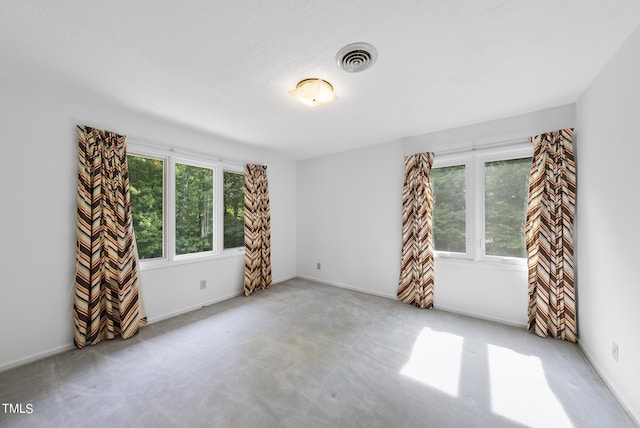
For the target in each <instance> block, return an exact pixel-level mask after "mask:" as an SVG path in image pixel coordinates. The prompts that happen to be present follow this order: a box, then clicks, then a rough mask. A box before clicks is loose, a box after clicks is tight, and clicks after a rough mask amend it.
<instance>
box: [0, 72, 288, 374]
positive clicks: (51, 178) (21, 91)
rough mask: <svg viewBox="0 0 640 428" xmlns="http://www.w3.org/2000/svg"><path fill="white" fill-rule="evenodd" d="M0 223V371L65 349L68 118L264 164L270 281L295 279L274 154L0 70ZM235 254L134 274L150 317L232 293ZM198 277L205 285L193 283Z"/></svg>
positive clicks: (71, 152)
mask: <svg viewBox="0 0 640 428" xmlns="http://www.w3.org/2000/svg"><path fill="white" fill-rule="evenodd" d="M0 93H1V94H2V96H1V97H0V107H1V108H0V110H1V111H2V119H1V120H2V153H3V156H2V159H3V163H2V167H1V168H0V183H1V185H2V188H3V191H2V198H3V201H4V202H3V204H2V209H1V210H0V221H1V223H2V224H3V226H4V233H3V237H2V244H3V245H2V248H3V254H2V257H1V258H0V272H1V273H2V279H1V280H0V281H1V283H0V338H1V339H2V344H1V345H0V370H2V369H6V368H9V367H13V366H15V365H18V364H21V363H25V362H27V361H30V360H33V359H36V358H39V357H42V356H45V355H48V354H50V353H54V352H57V351H60V350H63V349H67V348H69V347H71V346H72V340H73V318H72V301H73V285H72V284H73V276H74V272H75V271H74V269H75V209H76V207H75V203H76V180H77V150H78V148H77V144H78V143H77V134H76V130H75V126H76V124H86V125H90V126H95V127H98V128H102V129H108V130H112V131H115V132H118V133H121V134H124V135H130V136H136V137H137V138H144V139H145V140H146V141H155V142H158V143H159V144H163V145H171V146H181V145H186V147H187V148H188V149H189V150H192V151H198V152H205V153H213V154H217V155H221V156H223V157H224V156H227V157H229V158H231V159H249V160H256V161H263V162H265V163H266V165H267V166H268V178H269V185H270V197H271V209H272V263H273V276H274V280H275V281H279V280H283V279H287V278H290V277H293V276H294V275H295V269H296V267H295V258H296V254H295V245H296V242H295V223H296V212H295V210H296V203H295V194H296V184H295V174H296V165H295V162H294V161H291V160H287V159H285V158H283V157H281V156H278V155H276V154H274V153H270V152H267V151H264V150H261V149H257V148H255V147H251V146H248V145H244V144H241V143H237V142H233V141H228V140H224V139H223V138H219V137H216V136H212V135H207V134H203V133H200V132H197V131H195V130H190V129H187V128H184V127H181V126H179V125H177V124H172V123H169V122H167V121H163V120H158V119H156V118H152V117H149V116H146V115H144V114H140V113H138V112H135V111H132V110H127V109H126V108H122V107H116V106H112V105H108V104H105V103H103V102H101V101H98V100H95V99H91V98H89V97H85V96H84V95H78V94H72V93H70V92H68V91H63V90H61V89H55V88H53V87H50V86H47V85H43V86H35V85H32V84H25V83H23V82H19V81H16V80H13V79H11V78H8V77H2V76H0ZM243 261H244V260H243V258H242V257H241V256H236V257H230V258H221V259H216V260H213V261H208V262H200V263H191V264H187V265H181V266H176V267H171V268H163V269H157V270H145V271H143V272H142V289H143V296H144V300H145V306H146V310H147V314H148V317H149V319H150V321H154V320H158V319H161V318H165V317H167V316H171V315H174V314H177V313H180V312H183V311H186V310H189V309H194V308H197V307H200V306H202V305H205V304H207V303H210V302H213V301H217V300H220V299H223V298H226V297H229V296H232V295H235V294H238V293H240V291H241V289H242V274H243ZM203 278H205V279H207V280H208V288H207V289H206V290H202V291H201V290H200V289H199V281H200V279H203Z"/></svg>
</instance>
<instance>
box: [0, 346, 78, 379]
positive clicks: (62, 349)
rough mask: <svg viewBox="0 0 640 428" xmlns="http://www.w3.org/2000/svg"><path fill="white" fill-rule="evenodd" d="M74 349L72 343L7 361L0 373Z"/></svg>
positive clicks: (1, 367)
mask: <svg viewBox="0 0 640 428" xmlns="http://www.w3.org/2000/svg"><path fill="white" fill-rule="evenodd" d="M74 348H75V345H74V344H73V342H70V343H67V344H65V345H60V346H56V347H55V348H51V349H48V350H46V351H42V352H37V353H35V354H31V355H27V356H26V357H22V358H18V359H17V360H13V361H9V362H8V363H4V364H2V365H1V366H0V372H4V371H7V370H11V369H15V368H16V367H20V366H24V365H27V364H29V363H33V362H35V361H38V360H42V359H44V358H47V357H51V356H53V355H56V354H60V353H62V352H66V351H70V350H72V349H74Z"/></svg>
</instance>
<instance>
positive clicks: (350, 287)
mask: <svg viewBox="0 0 640 428" xmlns="http://www.w3.org/2000/svg"><path fill="white" fill-rule="evenodd" d="M297 277H298V278H301V279H306V280H307V281H313V282H319V283H320V284H326V285H332V286H334V287H338V288H344V289H347V290H352V291H358V292H360V293H364V294H371V295H372V296H378V297H385V298H387V299H393V300H397V298H398V297H397V296H396V295H395V294H386V293H380V292H377V291H372V290H367V289H366V288H360V287H356V286H353V285H349V284H343V283H341V282H335V281H327V280H324V279H321V278H315V277H313V276H306V275H298V276H297Z"/></svg>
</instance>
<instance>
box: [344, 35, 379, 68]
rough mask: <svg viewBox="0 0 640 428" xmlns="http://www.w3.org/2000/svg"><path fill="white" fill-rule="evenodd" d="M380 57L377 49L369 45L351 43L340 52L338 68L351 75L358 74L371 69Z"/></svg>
mask: <svg viewBox="0 0 640 428" xmlns="http://www.w3.org/2000/svg"><path fill="white" fill-rule="evenodd" d="M377 57H378V52H377V51H376V48H374V47H373V46H371V45H370V44H369V43H362V42H359V43H351V44H349V45H347V46H345V47H343V48H342V49H340V50H339V51H338V53H337V54H336V63H337V64H338V67H339V68H340V69H342V70H344V71H347V72H349V73H357V72H360V71H364V70H366V69H367V68H369V67H371V66H372V65H373V64H374V63H375V62H376V58H377Z"/></svg>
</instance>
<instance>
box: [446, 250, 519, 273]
mask: <svg viewBox="0 0 640 428" xmlns="http://www.w3.org/2000/svg"><path fill="white" fill-rule="evenodd" d="M435 262H436V263H445V264H457V265H460V266H462V265H467V266H468V265H469V264H475V265H477V266H484V267H487V268H492V269H493V268H496V269H504V270H514V271H527V269H528V268H527V261H526V260H525V259H513V258H511V259H510V258H505V259H503V258H499V257H496V258H481V259H474V258H472V257H470V256H468V255H462V254H460V255H458V254H456V255H452V254H447V253H444V254H443V253H437V252H436V253H435Z"/></svg>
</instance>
